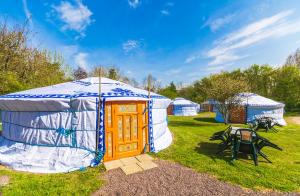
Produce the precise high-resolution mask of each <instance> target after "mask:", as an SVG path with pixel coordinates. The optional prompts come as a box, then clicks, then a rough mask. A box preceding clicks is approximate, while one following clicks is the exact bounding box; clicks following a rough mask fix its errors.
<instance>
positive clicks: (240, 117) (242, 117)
mask: <svg viewBox="0 0 300 196" xmlns="http://www.w3.org/2000/svg"><path fill="white" fill-rule="evenodd" d="M230 122H231V123H245V122H246V110H245V107H244V106H235V107H233V108H232V109H231V110H230Z"/></svg>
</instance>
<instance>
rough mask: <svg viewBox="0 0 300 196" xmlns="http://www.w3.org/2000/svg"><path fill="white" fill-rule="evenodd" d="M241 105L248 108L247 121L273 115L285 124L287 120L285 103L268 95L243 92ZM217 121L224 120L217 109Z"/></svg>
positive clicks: (281, 123)
mask: <svg viewBox="0 0 300 196" xmlns="http://www.w3.org/2000/svg"><path fill="white" fill-rule="evenodd" d="M239 97H240V100H241V102H240V105H242V106H245V107H246V108H247V109H246V111H247V122H251V121H253V120H255V119H256V118H259V117H264V116H265V117H272V118H274V119H276V121H277V122H278V124H280V125H282V126H284V125H286V122H285V120H284V118H283V114H284V106H285V105H284V104H283V103H280V102H277V101H274V100H272V99H268V98H266V97H263V96H260V95H257V94H254V93H241V94H239ZM216 121H218V122H224V119H223V116H222V114H221V113H220V112H219V111H218V110H217V112H216Z"/></svg>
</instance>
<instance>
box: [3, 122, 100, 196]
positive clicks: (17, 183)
mask: <svg viewBox="0 0 300 196" xmlns="http://www.w3.org/2000/svg"><path fill="white" fill-rule="evenodd" d="M1 129H2V127H1V124H0V131H1ZM104 170H105V169H104V167H103V166H99V167H96V168H87V169H86V170H84V171H76V172H72V173H67V174H32V173H26V172H17V171H13V170H10V169H7V168H5V167H3V166H1V165H0V176H3V175H6V176H9V177H10V184H9V186H5V187H0V195H1V193H2V194H3V195H90V193H92V192H94V191H96V190H98V189H99V187H101V186H102V185H103V183H104V182H103V181H102V180H101V175H102V173H103V172H104Z"/></svg>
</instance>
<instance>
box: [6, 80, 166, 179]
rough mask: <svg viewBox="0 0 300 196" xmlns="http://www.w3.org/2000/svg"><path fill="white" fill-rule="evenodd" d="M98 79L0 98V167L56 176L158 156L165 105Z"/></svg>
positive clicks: (162, 141) (141, 92) (163, 100)
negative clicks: (0, 127) (146, 155)
mask: <svg viewBox="0 0 300 196" xmlns="http://www.w3.org/2000/svg"><path fill="white" fill-rule="evenodd" d="M99 81H100V80H99V78H87V79H83V80H78V81H73V82H67V83H63V84H57V85H53V86H48V87H43V88H37V89H32V90H27V91H22V92H18V93H12V94H8V95H4V96H0V110H1V111H2V112H1V113H2V124H3V131H2V134H1V136H0V163H1V164H3V165H6V166H9V167H11V168H13V169H15V170H21V171H29V172H38V173H59V172H69V171H73V170H77V169H80V168H84V167H87V166H93V165H97V164H98V163H99V162H100V161H101V160H104V161H109V160H114V159H119V158H122V157H128V156H135V155H138V154H141V153H143V152H145V151H151V152H158V151H160V150H162V149H164V148H167V147H168V146H169V145H170V144H171V142H172V136H171V133H170V131H169V129H168V127H167V111H166V109H167V107H168V105H169V104H170V102H171V101H170V100H169V99H167V98H165V97H163V96H160V95H158V94H155V93H151V94H150V98H149V96H148V92H147V91H145V90H141V89H137V88H134V87H132V86H130V85H127V84H125V83H122V82H118V81H115V80H111V79H107V78H102V79H101V85H100V87H101V96H100V100H99V93H98V92H99Z"/></svg>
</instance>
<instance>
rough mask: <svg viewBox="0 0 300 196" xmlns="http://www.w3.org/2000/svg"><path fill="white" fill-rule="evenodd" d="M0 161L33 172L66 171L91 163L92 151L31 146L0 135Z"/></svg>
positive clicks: (17, 168)
mask: <svg viewBox="0 0 300 196" xmlns="http://www.w3.org/2000/svg"><path fill="white" fill-rule="evenodd" d="M0 143H1V146H0V154H1V158H0V163H1V164H3V165H6V166H8V167H10V168H12V169H14V170H19V171H28V172H33V173H62V172H64V173H66V172H71V171H75V170H79V169H81V168H84V167H88V166H90V165H91V161H92V160H93V159H94V156H95V155H94V153H91V152H88V151H86V150H83V149H78V148H69V147H45V146H32V145H26V144H23V143H17V142H12V141H10V140H7V139H5V138H3V137H0Z"/></svg>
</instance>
